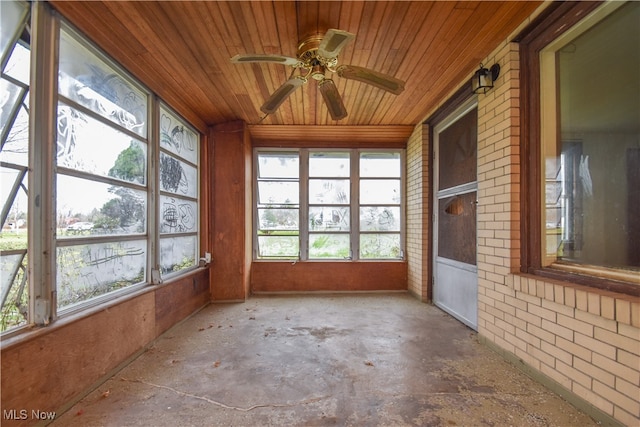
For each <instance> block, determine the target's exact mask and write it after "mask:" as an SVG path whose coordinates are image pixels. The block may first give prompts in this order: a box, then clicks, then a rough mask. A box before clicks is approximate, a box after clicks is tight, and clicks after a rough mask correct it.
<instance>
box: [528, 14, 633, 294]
mask: <svg viewBox="0 0 640 427" xmlns="http://www.w3.org/2000/svg"><path fill="white" fill-rule="evenodd" d="M602 4H603V3H602V2H566V3H554V4H551V5H550V6H549V7H547V8H546V9H545V10H544V12H543V13H542V14H541V15H539V16H538V17H537V18H536V19H535V20H534V21H533V22H532V23H531V24H530V25H529V27H527V28H526V29H525V30H524V31H523V32H522V33H521V34H520V35H519V36H518V37H517V38H516V39H515V41H516V42H518V43H519V46H520V85H521V88H523V89H522V90H521V91H520V108H521V111H522V114H521V115H520V126H521V130H522V132H521V135H522V139H521V143H522V146H521V148H522V152H521V156H522V157H521V158H522V159H523V161H522V162H521V180H520V192H521V194H522V198H521V223H520V235H521V236H522V248H521V267H520V271H521V272H522V273H529V274H534V275H538V276H541V277H545V278H549V279H557V280H562V281H570V282H573V283H576V284H580V285H585V286H589V287H594V288H599V289H604V290H609V291H614V292H619V293H624V294H628V295H634V296H640V286H638V285H637V284H634V283H633V282H629V281H625V280H624V278H622V280H621V278H620V277H616V276H615V275H612V274H610V273H609V272H608V271H607V269H606V268H605V267H601V268H594V269H588V268H583V269H580V268H575V269H573V268H572V269H564V268H558V267H557V266H555V267H553V266H549V267H546V266H544V259H543V255H542V246H543V245H544V244H545V239H544V237H543V235H544V233H545V230H544V228H543V212H544V209H545V207H544V198H543V181H544V172H543V171H544V169H543V165H542V143H543V142H542V139H543V134H542V132H543V130H542V126H541V123H542V116H543V112H542V96H541V75H540V70H541V60H540V54H541V52H542V51H543V50H544V49H545V48H546V47H547V46H549V45H550V44H551V43H553V42H554V41H555V40H556V39H557V38H559V37H561V36H562V35H563V34H565V33H566V32H567V31H570V30H571V29H572V28H574V26H575V25H577V24H579V23H580V21H582V20H583V19H584V18H585V17H586V16H587V15H589V14H591V13H592V12H595V11H596V10H597V9H598V8H599V7H600V6H602Z"/></svg>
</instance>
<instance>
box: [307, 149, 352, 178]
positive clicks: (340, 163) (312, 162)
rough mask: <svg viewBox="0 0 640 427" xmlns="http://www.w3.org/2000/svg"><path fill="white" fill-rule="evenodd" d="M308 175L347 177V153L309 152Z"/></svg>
mask: <svg viewBox="0 0 640 427" xmlns="http://www.w3.org/2000/svg"><path fill="white" fill-rule="evenodd" d="M309 176H315V177H348V176H350V172H349V153H347V152H337V153H309Z"/></svg>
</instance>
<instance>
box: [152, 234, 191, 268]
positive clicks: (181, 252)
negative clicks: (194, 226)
mask: <svg viewBox="0 0 640 427" xmlns="http://www.w3.org/2000/svg"><path fill="white" fill-rule="evenodd" d="M199 259H200V258H199V256H198V236H180V237H170V238H161V239H160V271H161V273H162V275H163V276H164V275H169V274H171V273H176V272H178V271H181V270H185V269H187V268H191V267H195V266H197V265H198V260H199Z"/></svg>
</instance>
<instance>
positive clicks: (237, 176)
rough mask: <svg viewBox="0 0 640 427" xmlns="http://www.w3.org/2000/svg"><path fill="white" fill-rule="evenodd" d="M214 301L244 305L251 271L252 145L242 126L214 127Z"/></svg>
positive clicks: (233, 123) (212, 283) (236, 124)
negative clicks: (241, 303) (241, 302)
mask: <svg viewBox="0 0 640 427" xmlns="http://www.w3.org/2000/svg"><path fill="white" fill-rule="evenodd" d="M210 138H211V139H212V140H213V146H214V152H213V162H212V163H211V167H212V168H213V183H212V186H211V188H213V200H214V202H213V236H214V237H213V269H212V281H211V297H212V299H213V301H243V300H244V299H246V298H247V296H248V294H249V271H250V267H251V239H252V234H251V233H252V229H251V223H252V220H251V206H252V200H251V188H252V185H251V177H252V171H251V141H250V139H249V135H248V133H247V129H246V126H245V124H244V123H243V122H232V123H227V124H224V125H218V126H214V127H213V128H212V129H211V134H210Z"/></svg>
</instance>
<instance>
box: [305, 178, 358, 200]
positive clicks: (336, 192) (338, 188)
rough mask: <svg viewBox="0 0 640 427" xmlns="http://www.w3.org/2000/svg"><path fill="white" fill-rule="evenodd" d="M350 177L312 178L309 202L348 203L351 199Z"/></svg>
mask: <svg viewBox="0 0 640 427" xmlns="http://www.w3.org/2000/svg"><path fill="white" fill-rule="evenodd" d="M350 193H351V191H350V181H349V180H348V179H310V180H309V204H311V205H346V204H349V201H350V200H351V196H350Z"/></svg>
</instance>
